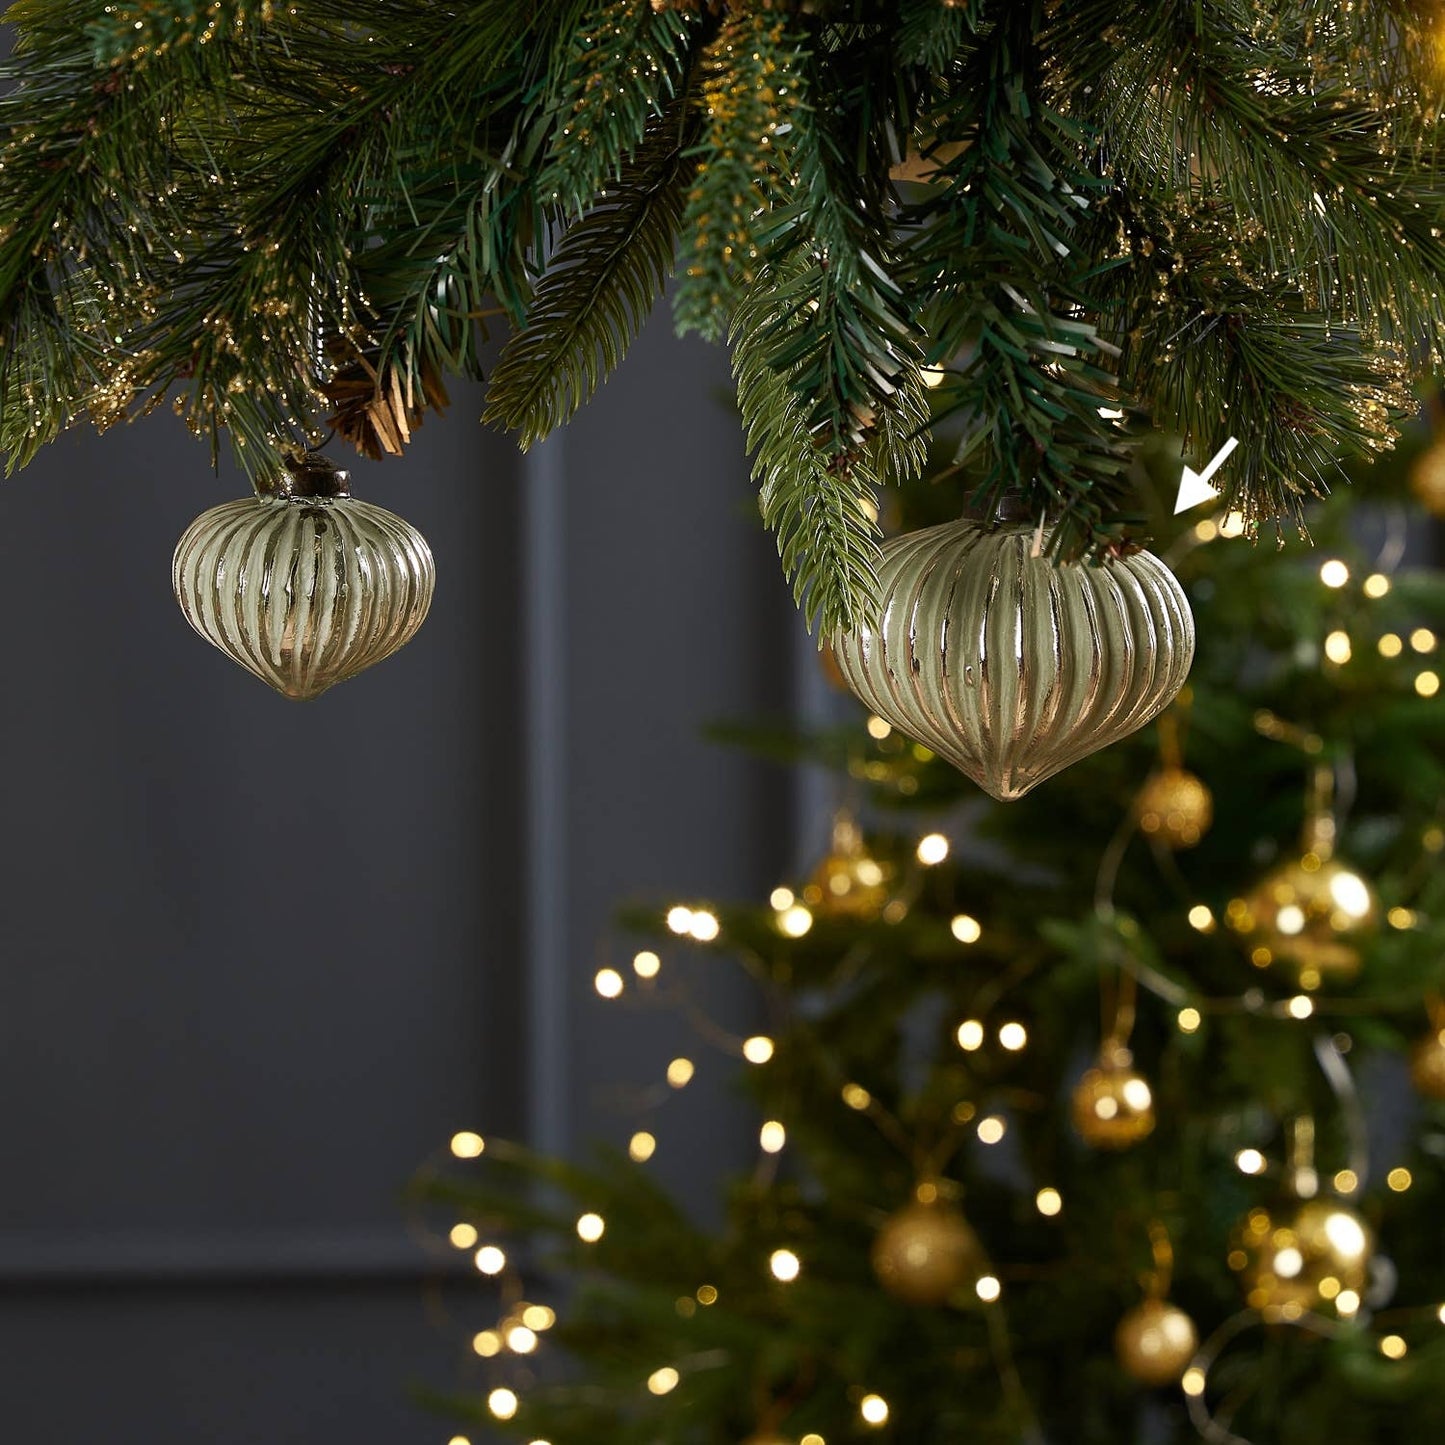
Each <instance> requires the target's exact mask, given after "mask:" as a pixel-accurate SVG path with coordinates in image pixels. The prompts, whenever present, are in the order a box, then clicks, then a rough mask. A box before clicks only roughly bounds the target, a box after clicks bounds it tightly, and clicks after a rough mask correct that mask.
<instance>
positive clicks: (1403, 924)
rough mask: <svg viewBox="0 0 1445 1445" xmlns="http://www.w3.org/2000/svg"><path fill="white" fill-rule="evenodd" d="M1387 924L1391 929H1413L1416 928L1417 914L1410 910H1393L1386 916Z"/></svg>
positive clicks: (1397, 908)
mask: <svg viewBox="0 0 1445 1445" xmlns="http://www.w3.org/2000/svg"><path fill="white" fill-rule="evenodd" d="M1385 922H1386V923H1388V924H1389V925H1390V927H1391V928H1413V927H1414V926H1415V914H1414V912H1413V911H1412V910H1411V909H1409V908H1399V907H1396V908H1392V909H1391V910H1390V911H1389V912H1388V913H1387V914H1386V915H1385Z"/></svg>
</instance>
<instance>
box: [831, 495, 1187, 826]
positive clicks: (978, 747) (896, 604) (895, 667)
mask: <svg viewBox="0 0 1445 1445" xmlns="http://www.w3.org/2000/svg"><path fill="white" fill-rule="evenodd" d="M1046 535H1047V534H1045V536H1046ZM879 581H880V583H881V587H880V595H881V598H882V604H883V605H882V611H881V613H880V615H879V620H878V622H877V623H876V625H864V626H862V627H860V628H858V630H856V631H854V632H851V633H840V634H838V635H837V636H836V637H834V639H833V650H834V652H835V654H836V656H837V659H838V666H839V668H840V669H841V670H842V673H843V676H844V678H845V679H846V680H847V682H848V686H849V687H850V688H852V690H853V691H854V692H855V693H856V694H857V695H858V697H859V698H861V699H862V701H863V702H864V703H865V704H866V705H867V706H868V707H869V708H871V709H872V710H873V712H875V713H877V714H878V716H879V717H881V718H884V719H885V720H886V721H888V722H890V723H892V724H893V725H894V726H895V727H897V728H898V729H899V730H900V731H902V732H904V733H906V734H907V735H908V736H909V737H911V738H914V739H916V740H917V741H918V742H921V743H923V744H925V745H926V746H927V747H929V748H931V749H932V750H933V751H934V752H936V753H938V754H939V755H940V756H941V757H944V758H947V759H948V761H949V762H951V763H952V764H953V765H954V766H955V767H957V768H959V769H961V770H962V771H963V772H964V773H966V774H967V775H968V776H969V777H970V778H972V779H973V780H974V782H976V783H977V784H978V785H979V786H980V787H981V788H983V789H984V790H985V791H986V792H988V793H991V794H992V795H993V796H994V797H995V798H999V799H1004V800H1007V799H1013V798H1021V797H1022V796H1023V795H1024V794H1025V793H1026V792H1028V791H1029V789H1030V788H1032V787H1034V786H1035V785H1036V784H1038V783H1041V782H1043V781H1044V779H1045V778H1049V777H1052V776H1053V775H1054V774H1055V773H1057V772H1059V771H1061V770H1062V769H1064V768H1066V767H1068V766H1069V764H1070V763H1074V762H1077V761H1078V760H1079V759H1080V758H1082V757H1086V756H1087V755H1088V754H1089V753H1092V752H1096V751H1098V749H1100V748H1103V747H1107V746H1108V745H1109V744H1110V743H1112V742H1117V741H1118V740H1119V739H1120V738H1122V737H1126V736H1127V735H1128V734H1129V733H1132V732H1134V731H1136V730H1137V729H1138V728H1141V727H1143V726H1144V724H1145V723H1147V722H1149V721H1150V720H1151V719H1152V718H1154V717H1156V716H1157V715H1158V714H1159V713H1160V712H1161V711H1163V709H1164V708H1165V707H1167V706H1168V705H1169V703H1170V702H1171V701H1173V699H1174V696H1175V694H1176V693H1177V692H1178V691H1179V689H1180V688H1181V687H1182V686H1183V685H1184V680H1185V678H1187V677H1188V675H1189V666H1190V663H1191V662H1192V661H1193V659H1194V618H1193V616H1192V615H1191V613H1190V611H1189V604H1188V602H1187V601H1186V599H1185V596H1184V590H1183V588H1181V587H1180V585H1179V583H1178V582H1177V581H1175V579H1174V575H1173V573H1171V572H1170V571H1169V569H1168V568H1167V567H1166V566H1165V565H1164V564H1163V563H1162V562H1161V561H1159V559H1158V558H1157V557H1154V556H1152V555H1151V554H1150V553H1148V552H1143V551H1138V552H1131V553H1127V554H1125V555H1123V556H1119V557H1114V558H1111V559H1110V560H1108V561H1107V562H1104V563H1101V564H1099V565H1097V566H1095V565H1083V564H1078V565H1071V566H1062V567H1061V566H1056V565H1055V564H1054V563H1053V562H1051V561H1050V560H1049V558H1048V557H1047V556H1046V555H1045V554H1044V548H1043V547H1041V546H1040V543H1039V537H1038V534H1037V533H1036V531H1035V529H1034V528H1033V527H1032V526H1029V525H1027V524H1022V523H1018V522H1005V523H1003V524H1001V525H998V526H989V525H986V524H984V523H981V522H978V521H962V522H949V523H945V524H944V525H943V526H940V527H929V528H927V529H925V530H924V531H921V532H911V533H908V534H907V535H905V536H902V537H895V538H894V539H893V540H892V541H890V542H887V543H885V544H884V547H883V559H882V562H881V564H880V566H879Z"/></svg>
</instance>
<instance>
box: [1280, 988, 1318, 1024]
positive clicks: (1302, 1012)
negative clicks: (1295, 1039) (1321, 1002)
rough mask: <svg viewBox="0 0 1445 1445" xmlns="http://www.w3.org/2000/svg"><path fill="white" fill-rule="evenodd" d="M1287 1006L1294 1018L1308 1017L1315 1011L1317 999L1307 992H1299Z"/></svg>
mask: <svg viewBox="0 0 1445 1445" xmlns="http://www.w3.org/2000/svg"><path fill="white" fill-rule="evenodd" d="M1285 1007H1286V1008H1287V1009H1288V1010H1289V1016H1290V1017H1291V1018H1292V1019H1307V1018H1309V1016H1310V1015H1311V1014H1312V1013H1314V1011H1315V1001H1314V1000H1313V999H1312V998H1310V997H1308V996H1307V995H1306V994H1302V993H1297V994H1295V996H1294V997H1293V998H1292V999H1290V1001H1289V1002H1288V1003H1287V1004H1286V1005H1285Z"/></svg>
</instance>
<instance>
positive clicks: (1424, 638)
mask: <svg viewBox="0 0 1445 1445" xmlns="http://www.w3.org/2000/svg"><path fill="white" fill-rule="evenodd" d="M1410 646H1411V647H1413V648H1414V649H1415V651H1416V652H1434V651H1435V646H1436V637H1435V634H1434V633H1433V632H1431V631H1430V629H1429V628H1428V627H1417V628H1416V629H1415V630H1414V631H1413V632H1412V633H1411V634H1410Z"/></svg>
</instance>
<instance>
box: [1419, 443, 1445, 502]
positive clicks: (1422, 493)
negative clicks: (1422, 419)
mask: <svg viewBox="0 0 1445 1445" xmlns="http://www.w3.org/2000/svg"><path fill="white" fill-rule="evenodd" d="M1410 490H1411V491H1412V492H1414V493H1415V496H1416V499H1417V500H1418V501H1419V503H1420V505H1421V506H1422V507H1424V509H1425V510H1426V511H1427V512H1429V513H1431V514H1432V515H1433V516H1436V517H1445V438H1440V439H1437V440H1436V441H1434V442H1432V443H1431V444H1430V445H1429V446H1428V447H1427V448H1426V449H1425V450H1424V451H1423V452H1421V453H1420V455H1419V456H1418V457H1416V458H1415V461H1414V463H1413V465H1412V466H1411V467H1410Z"/></svg>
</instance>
